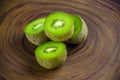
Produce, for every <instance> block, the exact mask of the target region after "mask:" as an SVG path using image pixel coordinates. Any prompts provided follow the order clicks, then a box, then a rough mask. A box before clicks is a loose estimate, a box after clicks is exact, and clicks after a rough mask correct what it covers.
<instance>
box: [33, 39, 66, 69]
mask: <svg viewBox="0 0 120 80" xmlns="http://www.w3.org/2000/svg"><path fill="white" fill-rule="evenodd" d="M35 57H36V60H37V62H38V63H39V64H40V65H41V66H42V67H44V68H46V69H54V68H57V67H59V66H60V65H62V64H63V63H64V62H65V60H66V57H67V50H66V46H65V44H63V43H62V42H58V41H49V42H45V43H44V44H41V45H39V46H38V47H37V48H36V50H35Z"/></svg>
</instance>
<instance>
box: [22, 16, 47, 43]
mask: <svg viewBox="0 0 120 80" xmlns="http://www.w3.org/2000/svg"><path fill="white" fill-rule="evenodd" d="M44 21H45V18H39V19H36V20H33V21H31V22H30V23H29V24H27V25H26V27H25V29H24V32H25V35H26V37H27V39H28V40H29V41H30V42H31V43H33V44H34V45H40V44H42V43H44V42H46V41H47V40H48V37H46V35H45V33H44Z"/></svg>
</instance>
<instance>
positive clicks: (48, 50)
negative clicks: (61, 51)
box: [45, 47, 57, 53]
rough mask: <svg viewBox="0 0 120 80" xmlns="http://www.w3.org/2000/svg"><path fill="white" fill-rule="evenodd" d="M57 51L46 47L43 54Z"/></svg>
mask: <svg viewBox="0 0 120 80" xmlns="http://www.w3.org/2000/svg"><path fill="white" fill-rule="evenodd" d="M56 50H57V48H56V47H48V48H46V49H45V52H47V53H50V52H55V51H56Z"/></svg>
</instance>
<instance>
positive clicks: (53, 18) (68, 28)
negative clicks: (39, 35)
mask: <svg viewBox="0 0 120 80" xmlns="http://www.w3.org/2000/svg"><path fill="white" fill-rule="evenodd" d="M44 30H45V33H46V35H47V36H48V37H49V38H50V39H51V40H53V41H67V40H68V39H70V38H71V37H72V35H73V32H74V20H73V17H72V16H71V15H70V14H68V13H65V12H53V13H51V14H50V15H48V17H47V18H46V20H45V27H44Z"/></svg>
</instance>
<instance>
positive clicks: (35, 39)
mask: <svg viewBox="0 0 120 80" xmlns="http://www.w3.org/2000/svg"><path fill="white" fill-rule="evenodd" d="M25 35H26V37H27V39H28V41H30V42H31V43H32V44H34V45H36V46H38V45H40V44H42V43H44V42H46V41H48V40H49V39H48V37H47V36H46V35H45V33H44V31H42V32H40V33H38V34H35V35H29V34H25Z"/></svg>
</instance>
